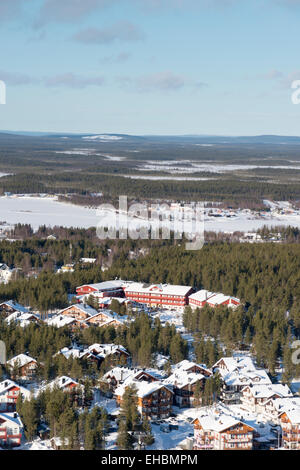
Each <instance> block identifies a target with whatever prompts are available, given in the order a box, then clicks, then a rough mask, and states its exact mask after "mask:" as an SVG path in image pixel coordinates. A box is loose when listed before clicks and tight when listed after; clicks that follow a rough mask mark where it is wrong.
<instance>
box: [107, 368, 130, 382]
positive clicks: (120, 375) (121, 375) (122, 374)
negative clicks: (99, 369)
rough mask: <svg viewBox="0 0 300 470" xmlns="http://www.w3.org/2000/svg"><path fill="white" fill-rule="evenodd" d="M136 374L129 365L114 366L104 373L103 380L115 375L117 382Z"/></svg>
mask: <svg viewBox="0 0 300 470" xmlns="http://www.w3.org/2000/svg"><path fill="white" fill-rule="evenodd" d="M133 374H134V370H132V369H129V368H127V367H114V368H113V369H111V370H109V371H108V372H106V374H104V375H103V378H102V379H103V380H107V379H109V377H115V379H116V380H117V382H122V381H124V380H126V379H128V378H129V377H132V376H133Z"/></svg>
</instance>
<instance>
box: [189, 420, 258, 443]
mask: <svg viewBox="0 0 300 470" xmlns="http://www.w3.org/2000/svg"><path fill="white" fill-rule="evenodd" d="M193 424H194V450H252V448H253V433H254V428H252V427H251V426H249V425H248V424H245V423H243V422H242V421H240V420H238V419H236V418H234V417H233V416H229V415H226V414H224V413H221V412H217V411H215V412H211V413H210V414H204V415H202V416H199V417H198V418H196V419H195V420H194V421H193Z"/></svg>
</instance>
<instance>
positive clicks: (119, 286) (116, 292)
mask: <svg viewBox="0 0 300 470" xmlns="http://www.w3.org/2000/svg"><path fill="white" fill-rule="evenodd" d="M126 285H128V283H126V282H124V281H105V282H99V283H98V284H84V285H83V286H79V287H77V288H76V294H77V295H78V296H81V295H87V294H98V296H102V297H124V290H123V288H124V286H126Z"/></svg>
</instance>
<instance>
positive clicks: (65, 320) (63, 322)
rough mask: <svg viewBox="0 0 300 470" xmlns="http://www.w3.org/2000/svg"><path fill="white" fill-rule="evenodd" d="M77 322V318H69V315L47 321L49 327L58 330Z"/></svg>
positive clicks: (57, 316)
mask: <svg viewBox="0 0 300 470" xmlns="http://www.w3.org/2000/svg"><path fill="white" fill-rule="evenodd" d="M75 321H76V320H75V318H73V317H69V316H67V315H55V316H54V317H52V318H48V319H47V320H45V322H46V323H47V324H48V325H49V326H55V327H56V328H62V327H64V326H67V325H70V324H71V323H74V322H75Z"/></svg>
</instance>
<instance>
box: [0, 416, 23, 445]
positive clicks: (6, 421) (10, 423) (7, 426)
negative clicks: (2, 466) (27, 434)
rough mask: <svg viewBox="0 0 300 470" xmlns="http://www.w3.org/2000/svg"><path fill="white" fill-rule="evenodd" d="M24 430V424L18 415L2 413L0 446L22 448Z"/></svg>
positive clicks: (0, 417) (0, 418)
mask: <svg viewBox="0 0 300 470" xmlns="http://www.w3.org/2000/svg"><path fill="white" fill-rule="evenodd" d="M23 430H24V427H23V423H22V421H21V419H20V416H19V415H18V413H16V412H14V413H0V446H2V447H18V446H20V445H21V441H22V436H23Z"/></svg>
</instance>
